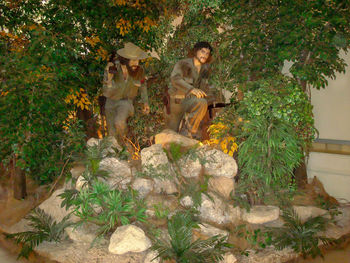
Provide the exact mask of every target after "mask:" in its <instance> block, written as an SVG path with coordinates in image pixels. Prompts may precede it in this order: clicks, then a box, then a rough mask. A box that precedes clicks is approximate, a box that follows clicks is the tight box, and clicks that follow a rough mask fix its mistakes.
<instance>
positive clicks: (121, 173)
mask: <svg viewBox="0 0 350 263" xmlns="http://www.w3.org/2000/svg"><path fill="white" fill-rule="evenodd" d="M100 169H101V170H103V171H107V172H108V173H109V176H111V177H130V176H131V169H130V167H129V164H128V162H126V161H120V160H118V159H117V158H113V157H109V158H104V159H102V161H101V162H100Z"/></svg>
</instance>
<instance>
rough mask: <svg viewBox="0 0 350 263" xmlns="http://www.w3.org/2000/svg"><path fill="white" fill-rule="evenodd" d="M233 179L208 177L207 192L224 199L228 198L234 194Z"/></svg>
mask: <svg viewBox="0 0 350 263" xmlns="http://www.w3.org/2000/svg"><path fill="white" fill-rule="evenodd" d="M234 189H235V184H234V179H232V178H227V177H223V176H220V177H210V178H209V182H208V190H209V191H212V192H215V193H217V194H219V195H220V196H222V197H224V198H225V199H229V198H230V194H231V192H232V194H234Z"/></svg>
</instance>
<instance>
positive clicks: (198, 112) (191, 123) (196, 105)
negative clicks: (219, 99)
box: [183, 97, 208, 134]
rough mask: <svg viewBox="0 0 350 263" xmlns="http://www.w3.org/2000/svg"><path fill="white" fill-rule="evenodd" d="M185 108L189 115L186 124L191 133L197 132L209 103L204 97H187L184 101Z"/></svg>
mask: <svg viewBox="0 0 350 263" xmlns="http://www.w3.org/2000/svg"><path fill="white" fill-rule="evenodd" d="M183 106H184V110H185V112H186V113H188V115H187V120H186V125H187V128H188V130H189V132H190V133H192V134H196V133H197V131H198V127H199V125H200V123H201V121H202V120H203V118H204V116H205V114H206V112H207V110H208V103H207V100H206V99H204V98H193V97H191V98H187V99H185V100H184V101H183Z"/></svg>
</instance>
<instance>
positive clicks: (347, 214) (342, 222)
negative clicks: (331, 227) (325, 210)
mask: <svg viewBox="0 0 350 263" xmlns="http://www.w3.org/2000/svg"><path fill="white" fill-rule="evenodd" d="M338 210H339V212H341V214H339V215H337V216H335V222H336V224H337V225H338V226H340V227H342V228H349V227H350V207H340V208H339V209H338Z"/></svg>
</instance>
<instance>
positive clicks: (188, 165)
mask: <svg viewBox="0 0 350 263" xmlns="http://www.w3.org/2000/svg"><path fill="white" fill-rule="evenodd" d="M178 166H179V168H180V171H181V175H182V176H183V177H186V178H196V177H198V176H199V175H200V174H201V171H202V169H203V168H202V164H201V163H200V161H199V159H198V158H196V156H189V155H185V156H184V157H182V158H181V159H180V160H179V161H178Z"/></svg>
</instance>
